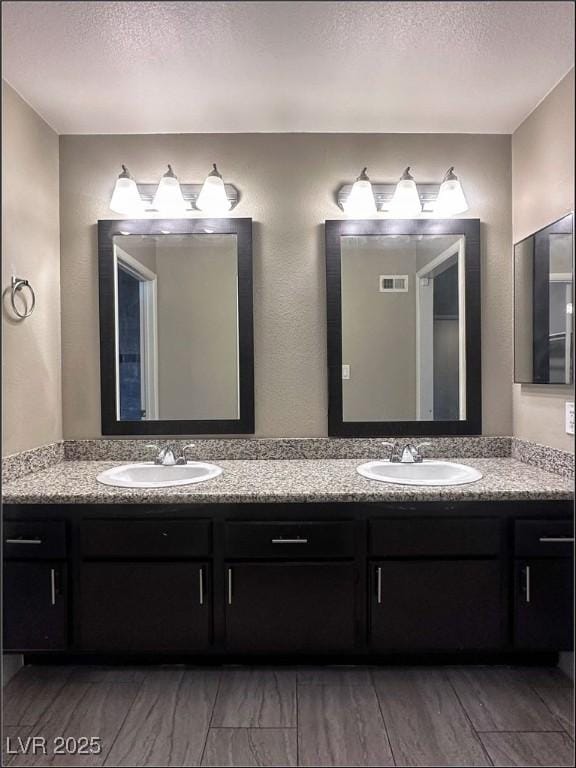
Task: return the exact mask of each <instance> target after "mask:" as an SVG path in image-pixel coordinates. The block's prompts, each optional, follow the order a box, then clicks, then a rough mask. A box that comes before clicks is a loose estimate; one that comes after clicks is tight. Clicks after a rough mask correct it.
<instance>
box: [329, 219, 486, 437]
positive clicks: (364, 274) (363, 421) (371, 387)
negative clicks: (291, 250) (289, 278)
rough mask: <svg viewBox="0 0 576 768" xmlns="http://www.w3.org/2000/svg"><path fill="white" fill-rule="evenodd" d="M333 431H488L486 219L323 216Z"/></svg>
mask: <svg viewBox="0 0 576 768" xmlns="http://www.w3.org/2000/svg"><path fill="white" fill-rule="evenodd" d="M325 237H326V285H327V312H328V387H329V393H328V394H329V406H328V433H329V434H330V435H334V436H341V437H377V436H381V435H382V436H389V435H395V436H404V435H405V436H410V435H415V436H416V435H418V436H420V435H477V434H481V432H482V383H481V297H480V221H479V220H478V219H377V220H331V221H326V223H325Z"/></svg>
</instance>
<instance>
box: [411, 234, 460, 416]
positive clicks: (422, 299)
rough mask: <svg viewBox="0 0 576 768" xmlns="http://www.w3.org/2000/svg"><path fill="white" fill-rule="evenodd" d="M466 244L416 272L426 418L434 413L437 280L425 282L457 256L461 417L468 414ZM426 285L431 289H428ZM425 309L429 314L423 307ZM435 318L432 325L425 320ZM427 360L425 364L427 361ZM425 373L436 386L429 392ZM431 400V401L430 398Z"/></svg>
mask: <svg viewBox="0 0 576 768" xmlns="http://www.w3.org/2000/svg"><path fill="white" fill-rule="evenodd" d="M465 250H466V249H465V244H464V241H463V239H460V240H458V242H457V243H455V244H454V245H451V246H450V247H449V248H447V249H446V250H445V251H443V252H442V253H440V254H438V256H436V257H435V258H434V259H432V261H429V262H428V264H426V265H425V266H423V267H422V269H419V270H417V272H416V418H417V419H418V420H419V421H420V420H422V411H423V410H424V411H425V412H426V411H428V413H432V415H433V414H434V383H433V382H434V357H433V355H434V325H433V321H434V297H433V295H427V294H432V291H433V284H430V283H424V280H427V279H428V275H430V273H431V272H436V273H437V270H438V267H439V266H441V265H442V264H443V263H444V262H446V261H447V260H448V259H450V258H451V257H452V256H456V257H457V260H458V408H459V416H460V419H461V420H464V419H465V418H466V282H465V279H464V278H465V268H466V261H465V258H466V257H465ZM424 288H430V289H431V290H429V291H425V290H423V289H424ZM423 309H424V310H425V314H426V316H427V317H426V318H425V317H424V313H423V311H422V310H423ZM425 319H428V320H431V321H432V322H431V323H430V325H429V326H426V325H425V323H424V322H423V321H424V320H425ZM424 361H425V366H424V365H423V363H424ZM424 367H427V368H428V369H429V370H426V371H425V373H426V375H427V376H431V377H432V386H431V387H430V388H429V389H428V392H425V391H423V389H422V378H423V376H424V371H423V369H424ZM428 400H431V407H430V404H429V403H428V402H427V401H428Z"/></svg>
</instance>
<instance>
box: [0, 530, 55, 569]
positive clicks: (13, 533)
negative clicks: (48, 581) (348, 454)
mask: <svg viewBox="0 0 576 768" xmlns="http://www.w3.org/2000/svg"><path fill="white" fill-rule="evenodd" d="M3 543H4V557H5V559H6V560H47V559H61V558H65V557H66V524H65V523H64V522H63V521H31V522H9V521H6V522H5V523H4V531H3Z"/></svg>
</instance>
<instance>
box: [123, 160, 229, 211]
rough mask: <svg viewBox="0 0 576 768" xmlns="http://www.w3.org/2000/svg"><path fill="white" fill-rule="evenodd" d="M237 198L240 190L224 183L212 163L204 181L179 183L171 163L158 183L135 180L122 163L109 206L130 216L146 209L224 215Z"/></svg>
mask: <svg viewBox="0 0 576 768" xmlns="http://www.w3.org/2000/svg"><path fill="white" fill-rule="evenodd" d="M239 199H240V193H239V192H238V190H237V189H236V187H235V186H234V185H233V184H224V181H223V180H222V176H221V174H220V173H219V172H218V168H217V167H216V164H215V163H214V165H213V170H212V171H211V172H210V174H209V175H208V177H207V178H206V179H205V180H204V183H203V184H185V183H183V184H181V183H180V182H179V181H178V178H177V177H176V174H175V173H174V171H173V170H172V166H171V165H169V166H168V170H167V171H166V173H165V174H164V176H162V178H161V179H160V183H159V184H149V183H145V184H142V183H140V182H136V181H134V179H133V178H132V176H131V174H130V172H129V171H128V169H127V168H126V166H125V165H122V173H121V174H120V175H119V176H118V178H117V180H116V186H115V187H114V192H113V194H112V198H111V200H110V209H111V210H112V211H114V212H115V213H121V214H123V215H124V216H130V217H133V218H138V217H140V216H144V215H145V214H147V213H161V214H162V215H163V216H166V217H172V218H180V217H182V216H184V215H185V214H189V213H194V212H196V211H198V212H199V211H202V212H203V213H205V214H207V215H208V216H213V217H216V216H225V215H226V214H227V213H228V211H229V210H230V209H231V208H234V207H235V206H236V205H237V204H238V200H239Z"/></svg>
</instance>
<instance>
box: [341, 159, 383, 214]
mask: <svg viewBox="0 0 576 768" xmlns="http://www.w3.org/2000/svg"><path fill="white" fill-rule="evenodd" d="M367 170H368V169H367V168H363V169H362V173H361V174H360V176H358V178H357V179H356V181H355V182H354V184H353V185H352V189H351V190H350V194H349V195H348V198H347V200H346V202H345V203H344V211H345V212H346V213H347V214H348V215H349V216H355V217H357V218H364V217H366V216H373V215H374V214H375V213H376V201H375V200H374V193H373V191H372V184H371V183H370V179H369V178H368V174H367V173H366V171H367Z"/></svg>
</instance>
